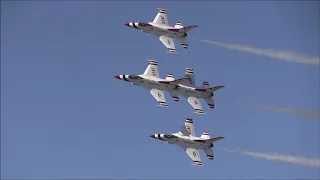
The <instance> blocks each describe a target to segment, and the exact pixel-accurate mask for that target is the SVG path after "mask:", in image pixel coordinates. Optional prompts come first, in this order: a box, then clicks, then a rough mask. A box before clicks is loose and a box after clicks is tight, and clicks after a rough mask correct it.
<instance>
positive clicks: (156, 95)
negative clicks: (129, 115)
mask: <svg viewBox="0 0 320 180" xmlns="http://www.w3.org/2000/svg"><path fill="white" fill-rule="evenodd" d="M150 93H151V94H152V96H153V97H154V98H155V99H156V100H157V101H158V102H159V105H160V106H164V107H167V106H168V104H167V101H166V97H165V96H164V92H163V91H161V90H159V89H151V90H150Z"/></svg>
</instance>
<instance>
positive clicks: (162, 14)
mask: <svg viewBox="0 0 320 180" xmlns="http://www.w3.org/2000/svg"><path fill="white" fill-rule="evenodd" d="M158 10H159V11H158V14H157V15H156V17H155V18H154V20H153V21H152V22H129V23H125V24H124V25H126V26H128V27H132V28H135V29H138V30H140V31H142V32H145V33H151V34H154V35H156V36H158V38H159V40H160V41H161V42H162V43H163V44H164V45H165V46H166V47H167V48H168V50H169V53H172V54H176V52H177V51H176V48H175V44H174V41H173V39H178V40H179V41H180V44H181V46H182V47H183V48H185V49H187V48H188V41H187V38H186V37H187V36H188V34H187V32H188V31H190V30H191V29H193V28H196V27H198V26H196V25H192V26H187V27H183V25H182V23H181V22H177V23H176V24H175V26H174V27H172V26H170V25H169V23H168V16H167V10H166V9H161V8H158Z"/></svg>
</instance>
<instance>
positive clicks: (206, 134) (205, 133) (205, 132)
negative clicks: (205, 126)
mask: <svg viewBox="0 0 320 180" xmlns="http://www.w3.org/2000/svg"><path fill="white" fill-rule="evenodd" d="M200 137H201V138H202V139H210V138H211V137H210V135H209V133H208V132H207V131H203V132H202V135H201V136H200Z"/></svg>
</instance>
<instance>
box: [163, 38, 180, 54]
mask: <svg viewBox="0 0 320 180" xmlns="http://www.w3.org/2000/svg"><path fill="white" fill-rule="evenodd" d="M159 40H160V41H161V42H162V43H163V44H164V45H165V46H166V47H167V48H168V50H169V52H170V53H173V54H174V53H176V52H177V51H176V47H175V45H174V41H173V39H172V38H170V37H168V36H164V35H162V36H159Z"/></svg>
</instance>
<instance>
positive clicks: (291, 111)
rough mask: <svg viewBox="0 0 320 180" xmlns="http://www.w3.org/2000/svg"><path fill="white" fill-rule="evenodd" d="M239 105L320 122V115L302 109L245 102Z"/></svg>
mask: <svg viewBox="0 0 320 180" xmlns="http://www.w3.org/2000/svg"><path fill="white" fill-rule="evenodd" d="M238 103H241V104H243V103H245V104H248V105H249V106H251V107H255V108H259V109H264V110H270V111H276V112H280V113H286V114H293V115H296V116H301V117H306V118H311V119H314V120H320V113H316V112H310V111H306V110H302V109H293V108H282V107H275V106H266V105H261V104H254V103H249V102H244V101H238Z"/></svg>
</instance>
